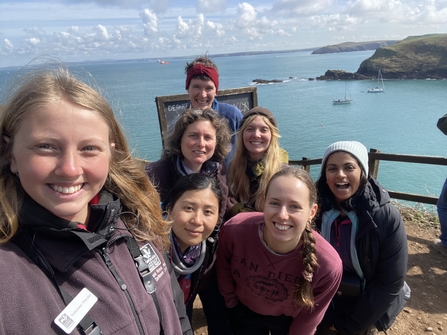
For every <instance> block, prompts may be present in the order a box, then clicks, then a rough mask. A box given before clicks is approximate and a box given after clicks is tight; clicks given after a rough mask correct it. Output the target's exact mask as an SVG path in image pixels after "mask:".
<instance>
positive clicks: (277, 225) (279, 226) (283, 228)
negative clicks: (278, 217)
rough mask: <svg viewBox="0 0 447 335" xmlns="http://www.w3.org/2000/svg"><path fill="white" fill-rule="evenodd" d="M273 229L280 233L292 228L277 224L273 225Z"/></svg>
mask: <svg viewBox="0 0 447 335" xmlns="http://www.w3.org/2000/svg"><path fill="white" fill-rule="evenodd" d="M275 227H276V228H277V229H278V230H282V231H285V230H289V229H292V227H291V226H289V225H283V224H279V223H275Z"/></svg>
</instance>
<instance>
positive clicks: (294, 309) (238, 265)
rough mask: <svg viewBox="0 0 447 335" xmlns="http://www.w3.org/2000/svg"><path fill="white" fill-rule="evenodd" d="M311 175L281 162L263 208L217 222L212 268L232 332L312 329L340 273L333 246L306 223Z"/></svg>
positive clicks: (303, 332)
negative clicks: (226, 309) (216, 275)
mask: <svg viewBox="0 0 447 335" xmlns="http://www.w3.org/2000/svg"><path fill="white" fill-rule="evenodd" d="M317 209H318V206H317V192H316V189H315V185H314V183H313V181H312V178H311V177H310V175H309V174H308V173H307V172H306V171H305V170H302V169H298V168H295V167H286V168H284V169H282V170H280V171H279V172H277V173H276V174H274V175H273V177H272V178H271V179H270V182H269V183H268V186H267V189H266V194H265V206H264V212H263V213H260V212H250V213H240V214H238V215H236V216H235V217H233V218H231V219H230V220H229V221H227V222H226V223H225V225H224V226H223V227H222V231H221V234H220V237H219V250H218V253H217V261H216V268H217V274H218V283H219V289H220V291H221V293H222V295H223V296H224V298H225V303H226V306H227V308H228V314H229V316H230V322H231V328H232V333H233V335H245V334H269V332H270V333H271V334H276V335H286V334H300V335H312V334H314V332H315V329H316V327H317V325H318V323H319V322H320V321H321V320H322V318H323V315H324V313H325V311H326V309H327V308H328V306H329V303H330V302H331V299H332V297H333V295H334V294H335V292H336V290H337V288H338V285H339V283H340V280H341V274H342V264H341V260H340V257H338V255H337V252H336V251H335V250H334V248H333V247H332V246H331V245H330V244H329V243H328V242H326V241H325V240H324V239H323V238H322V237H321V236H320V235H319V234H316V233H314V232H313V230H312V220H313V218H314V216H315V214H316V212H317Z"/></svg>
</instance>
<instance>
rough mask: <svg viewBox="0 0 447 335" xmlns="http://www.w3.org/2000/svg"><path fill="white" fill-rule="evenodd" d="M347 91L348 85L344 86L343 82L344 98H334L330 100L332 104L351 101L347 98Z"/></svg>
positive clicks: (345, 103) (342, 103)
mask: <svg viewBox="0 0 447 335" xmlns="http://www.w3.org/2000/svg"><path fill="white" fill-rule="evenodd" d="M347 91H348V87H347V86H346V83H345V97H344V99H335V98H334V100H332V104H334V105H347V104H350V103H351V102H352V99H348V97H347Z"/></svg>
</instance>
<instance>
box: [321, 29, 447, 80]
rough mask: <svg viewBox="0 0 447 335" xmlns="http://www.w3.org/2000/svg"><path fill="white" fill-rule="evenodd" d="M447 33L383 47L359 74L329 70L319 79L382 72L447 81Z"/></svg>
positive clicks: (389, 75)
mask: <svg viewBox="0 0 447 335" xmlns="http://www.w3.org/2000/svg"><path fill="white" fill-rule="evenodd" d="M446 55H447V34H431V35H423V36H410V37H407V38H406V39H404V40H402V41H400V42H397V43H395V44H393V45H390V46H386V47H380V48H378V49H377V50H376V52H375V53H374V55H372V56H371V57H370V58H368V59H366V60H364V61H363V62H362V63H361V64H360V66H359V69H358V70H357V72H355V73H350V72H346V71H343V70H328V71H326V73H325V74H324V75H323V76H320V77H317V78H316V79H317V80H347V79H357V80H358V79H374V78H377V73H378V71H379V69H380V70H381V71H382V73H383V75H384V77H386V78H387V79H447V57H446Z"/></svg>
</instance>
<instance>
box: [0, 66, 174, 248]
mask: <svg viewBox="0 0 447 335" xmlns="http://www.w3.org/2000/svg"><path fill="white" fill-rule="evenodd" d="M14 87H15V88H14ZM14 87H13V88H12V89H11V93H10V94H9V98H8V99H7V101H6V103H5V104H4V106H3V109H2V113H1V115H0V128H1V132H2V141H1V145H0V244H1V243H6V242H7V241H9V240H10V239H11V238H12V237H13V236H14V235H15V233H16V232H17V230H18V227H19V222H18V213H19V210H20V207H21V205H22V202H23V199H24V195H25V191H24V190H23V188H22V186H21V184H20V180H19V179H18V177H17V176H16V175H14V174H13V173H12V172H11V169H10V162H11V159H12V148H13V144H14V137H15V135H16V134H17V131H18V129H19V127H20V123H21V121H22V120H23V119H24V118H25V117H26V115H27V113H32V112H33V110H36V108H38V107H41V106H45V105H47V104H51V103H53V102H55V101H58V100H65V101H67V102H68V103H70V104H74V105H77V106H80V107H82V108H85V109H89V110H91V111H92V112H93V113H97V114H98V115H100V116H101V117H102V118H103V119H104V120H105V122H106V123H107V125H108V126H109V128H110V139H109V140H110V143H114V144H115V147H114V149H113V150H112V157H111V161H110V166H109V173H108V177H107V180H106V182H105V184H104V189H106V190H107V191H109V192H110V193H112V194H114V195H115V196H117V197H118V198H120V200H121V203H122V205H123V209H124V210H123V212H124V211H125V212H130V213H122V215H121V217H122V218H123V221H124V222H125V224H126V225H127V226H128V227H133V226H136V228H135V229H132V230H131V232H132V234H133V235H134V236H135V237H136V238H137V239H138V240H146V241H154V242H155V243H156V244H157V246H158V247H160V248H161V249H166V248H167V247H168V245H169V231H170V230H169V224H168V222H166V221H164V220H163V218H162V216H161V208H160V197H159V195H158V193H157V191H156V189H155V188H154V186H153V185H152V184H151V183H150V181H149V179H148V178H147V176H146V173H145V172H144V169H143V167H142V166H141V163H139V162H138V161H137V160H136V159H134V158H133V157H132V155H131V152H130V150H129V146H128V144H127V141H126V138H125V137H124V134H123V131H122V129H121V126H120V124H119V122H118V121H117V119H116V118H115V115H114V113H113V110H112V108H111V107H110V105H109V104H108V103H107V101H106V100H105V99H104V98H103V97H102V96H101V95H100V94H99V93H98V92H97V91H96V90H94V89H93V88H92V87H90V86H89V85H87V84H85V83H84V82H82V81H80V80H78V79H76V78H74V76H73V75H72V74H71V73H70V72H69V71H68V70H67V69H65V68H63V67H62V66H57V67H56V68H55V69H41V70H38V71H34V72H30V73H28V74H27V75H26V76H24V77H23V78H22V79H21V80H20V81H19V82H18V85H16V86H14Z"/></svg>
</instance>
